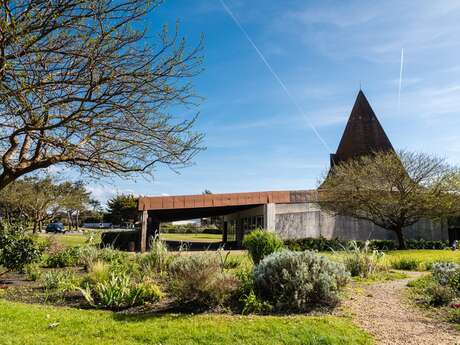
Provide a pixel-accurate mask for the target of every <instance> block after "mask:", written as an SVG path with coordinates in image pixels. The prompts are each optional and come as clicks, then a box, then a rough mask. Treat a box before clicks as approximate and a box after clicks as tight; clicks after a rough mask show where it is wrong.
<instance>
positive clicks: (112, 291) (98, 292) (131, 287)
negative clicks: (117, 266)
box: [80, 272, 163, 309]
mask: <svg viewBox="0 0 460 345" xmlns="http://www.w3.org/2000/svg"><path fill="white" fill-rule="evenodd" d="M98 277H99V278H102V279H101V280H100V281H96V280H94V281H91V280H89V281H86V283H85V286H84V287H83V288H80V291H81V293H82V294H83V297H84V298H85V299H86V300H87V302H88V303H89V304H91V305H92V306H95V307H101V308H108V309H123V308H128V307H133V306H140V305H144V304H146V303H154V302H158V301H159V300H160V299H161V298H162V297H163V293H162V292H161V290H160V288H159V287H158V285H157V284H156V283H155V282H154V281H153V280H150V279H144V280H142V281H139V282H136V281H135V280H133V279H132V277H131V276H130V275H129V274H127V273H120V272H117V273H111V274H110V275H109V276H108V278H105V277H104V276H100V275H98Z"/></svg>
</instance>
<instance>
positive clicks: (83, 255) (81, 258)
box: [78, 244, 99, 270]
mask: <svg viewBox="0 0 460 345" xmlns="http://www.w3.org/2000/svg"><path fill="white" fill-rule="evenodd" d="M97 261H99V249H98V248H97V247H96V246H93V245H89V244H87V245H84V246H81V247H80V248H78V263H79V264H80V265H81V266H83V267H84V268H85V269H86V270H88V269H89V267H90V266H91V265H92V264H94V263H95V262H97Z"/></svg>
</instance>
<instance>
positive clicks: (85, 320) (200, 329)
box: [0, 300, 373, 345]
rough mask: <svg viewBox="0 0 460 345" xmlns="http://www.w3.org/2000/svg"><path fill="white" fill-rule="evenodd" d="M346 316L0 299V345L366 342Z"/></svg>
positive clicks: (320, 344) (341, 343)
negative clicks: (150, 312)
mask: <svg viewBox="0 0 460 345" xmlns="http://www.w3.org/2000/svg"><path fill="white" fill-rule="evenodd" d="M53 324H54V327H53ZM372 343H373V342H372V340H371V338H370V337H369V336H368V335H367V334H366V333H364V332H363V331H362V330H360V329H358V328H357V327H356V326H354V325H353V324H352V323H351V321H350V320H349V319H347V318H339V317H333V316H322V317H318V316H317V317H309V316H285V317H281V316H230V315H213V314H208V315H177V314H167V315H162V316H146V317H129V316H122V315H119V314H114V313H111V312H106V311H88V310H87V311H84V310H77V309H69V308H57V307H48V306H46V307H45V306H41V305H26V304H21V303H12V302H7V301H1V300H0V344H3V345H16V344H17V345H19V344H21V345H22V344H28V345H34V344H40V345H46V344H60V345H67V344H72V345H73V344H79V345H85V344H98V345H108V344H110V345H111V344H117V345H128V344H130V345H131V344H133V345H135V344H163V345H173V344H177V345H179V344H180V345H182V344H190V345H192V344H222V345H226V344H232V345H234V344H260V345H270V344H299V345H300V344H305V345H306V344H310V345H313V344H315V345H328V344H330V345H335V344H337V345H338V344H340V345H345V344H354V345H359V344H372Z"/></svg>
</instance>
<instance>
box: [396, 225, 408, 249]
mask: <svg viewBox="0 0 460 345" xmlns="http://www.w3.org/2000/svg"><path fill="white" fill-rule="evenodd" d="M393 231H394V232H395V233H396V237H397V238H398V248H399V249H406V241H405V240H404V236H403V232H402V228H395V229H393Z"/></svg>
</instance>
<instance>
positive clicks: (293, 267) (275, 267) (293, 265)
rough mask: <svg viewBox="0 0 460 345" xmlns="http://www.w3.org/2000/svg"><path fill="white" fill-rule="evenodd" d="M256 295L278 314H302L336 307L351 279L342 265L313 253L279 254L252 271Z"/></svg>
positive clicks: (271, 256) (263, 261)
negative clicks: (340, 295)
mask: <svg viewBox="0 0 460 345" xmlns="http://www.w3.org/2000/svg"><path fill="white" fill-rule="evenodd" d="M253 277H254V288H255V292H256V294H257V295H258V296H259V297H261V298H262V299H263V300H264V301H266V302H268V303H270V304H271V305H272V306H273V307H274V308H275V309H276V310H278V311H296V312H303V311H308V310H311V309H312V308H314V307H318V306H333V305H335V304H336V303H337V302H338V300H339V291H340V290H341V289H342V288H343V287H344V286H345V285H346V283H347V282H348V280H349V274H348V272H346V270H345V267H344V266H343V264H341V263H336V262H333V261H331V260H329V259H327V258H325V257H323V256H320V255H318V254H315V253H314V252H309V251H305V252H291V251H288V250H285V251H281V252H276V253H273V254H271V255H269V256H267V257H266V258H265V259H263V260H262V261H261V262H260V263H259V264H258V265H257V266H256V267H255V268H254V272H253Z"/></svg>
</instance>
